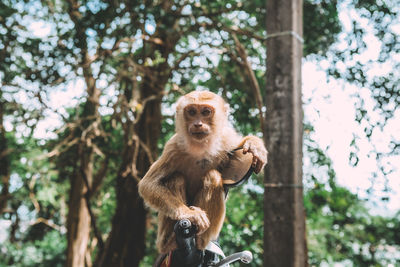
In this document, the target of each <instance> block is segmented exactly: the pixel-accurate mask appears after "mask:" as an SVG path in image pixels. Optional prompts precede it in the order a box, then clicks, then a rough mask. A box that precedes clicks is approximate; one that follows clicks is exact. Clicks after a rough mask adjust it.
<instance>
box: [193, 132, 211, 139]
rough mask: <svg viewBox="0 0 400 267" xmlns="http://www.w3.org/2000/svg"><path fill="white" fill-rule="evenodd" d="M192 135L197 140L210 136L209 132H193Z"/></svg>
mask: <svg viewBox="0 0 400 267" xmlns="http://www.w3.org/2000/svg"><path fill="white" fill-rule="evenodd" d="M191 134H192V136H193V137H194V138H196V139H203V138H205V137H207V136H208V132H192V133H191Z"/></svg>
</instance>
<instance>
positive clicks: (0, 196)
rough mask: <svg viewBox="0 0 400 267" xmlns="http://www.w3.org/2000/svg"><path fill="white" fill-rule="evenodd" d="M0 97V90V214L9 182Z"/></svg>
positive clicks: (5, 204)
mask: <svg viewBox="0 0 400 267" xmlns="http://www.w3.org/2000/svg"><path fill="white" fill-rule="evenodd" d="M1 97H2V95H1V92H0V182H1V192H0V214H2V213H3V212H4V210H5V208H6V207H7V200H8V198H9V192H8V187H9V182H10V161H9V157H8V153H9V149H8V147H7V139H6V130H5V129H4V125H3V118H4V112H5V111H4V105H5V103H4V102H3V99H1Z"/></svg>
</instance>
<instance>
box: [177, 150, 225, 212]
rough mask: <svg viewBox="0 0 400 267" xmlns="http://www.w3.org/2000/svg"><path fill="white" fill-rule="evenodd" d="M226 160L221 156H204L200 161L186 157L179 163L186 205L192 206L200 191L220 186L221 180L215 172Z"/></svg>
mask: <svg viewBox="0 0 400 267" xmlns="http://www.w3.org/2000/svg"><path fill="white" fill-rule="evenodd" d="M226 160H227V158H226V157H224V156H222V155H218V156H214V157H209V156H208V157H207V156H205V157H201V158H200V159H199V158H193V157H190V156H188V157H186V158H185V159H184V160H182V162H180V164H179V165H180V166H179V168H178V171H179V172H180V173H181V174H183V176H184V178H185V187H186V199H187V204H188V205H192V203H193V201H194V199H195V198H196V196H197V194H198V192H199V191H200V189H202V188H204V187H207V186H210V184H213V185H217V184H220V185H221V186H222V179H221V177H220V175H217V173H216V171H217V169H218V167H219V166H220V165H221V164H223V162H224V161H226Z"/></svg>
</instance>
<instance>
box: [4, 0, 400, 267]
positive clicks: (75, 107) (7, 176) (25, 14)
mask: <svg viewBox="0 0 400 267" xmlns="http://www.w3.org/2000/svg"><path fill="white" fill-rule="evenodd" d="M303 8H304V10H303V12H304V17H303V19H304V22H303V23H304V36H303V38H304V50H303V53H304V57H303V61H302V62H303V70H302V73H303V103H304V105H303V108H304V145H303V152H304V158H303V163H304V167H303V172H304V174H303V175H304V176H303V181H304V205H305V209H306V226H307V236H306V241H307V245H308V261H309V264H310V265H311V266H398V265H400V234H399V229H400V213H399V210H400V201H399V198H398V194H399V193H400V179H399V178H400V169H399V168H400V155H399V152H400V111H399V104H400V72H399V69H400V41H399V38H400V20H399V18H400V15H399V12H400V2H399V1H397V0H386V1H385V0H380V1H370V0H344V1H334V0H304V3H303ZM265 16H266V10H265V1H258V0H254V1H240V0H223V1H206V0H180V1H178V0H164V1H161V0H160V1H147V0H145V1H128V0H126V1H123V0H111V1H101V0H32V1H28V0H21V1H20V0H2V1H1V2H0V82H1V89H0V179H1V180H0V266H138V265H140V266H151V264H152V262H153V261H154V258H155V256H156V254H157V253H156V251H155V247H154V244H155V234H156V232H155V231H156V228H155V227H156V216H155V214H154V213H152V212H151V211H149V210H148V209H146V208H145V207H144V206H143V203H142V201H141V200H140V198H139V196H138V194H137V187H136V185H137V182H138V181H139V179H140V178H141V177H142V176H143V175H144V173H145V172H146V171H147V169H148V167H149V166H150V164H151V163H152V162H153V161H154V160H155V159H156V158H157V156H158V155H159V154H160V152H161V151H162V148H163V145H164V143H165V142H166V140H168V138H170V137H171V136H172V134H173V131H174V118H173V114H174V104H173V103H174V102H175V101H176V100H177V98H178V97H179V96H180V95H182V94H185V93H187V92H189V91H191V90H194V89H198V90H202V89H208V90H211V91H213V92H216V93H218V94H220V95H222V96H223V97H224V98H225V99H226V100H227V101H228V102H229V104H230V106H231V118H230V119H231V121H232V122H233V124H234V125H235V127H236V128H237V129H238V130H239V131H240V132H241V133H243V134H255V135H259V136H262V130H261V125H260V118H259V115H260V112H266V111H267V109H268V107H265V106H263V103H262V102H261V103H260V102H257V101H256V99H258V100H260V99H259V98H257V97H258V95H261V100H265V97H266V96H265V90H264V88H265V83H266V80H265V71H266V60H267V59H266V50H267V49H268V47H266V36H267V32H266V25H265ZM282 64H284V62H283V63H282ZM250 77H255V79H251V78H250ZM266 116H268V111H267V112H266ZM282 160H283V161H284V160H285V159H282ZM263 188H264V187H263V177H262V175H261V176H254V175H253V178H252V179H251V180H250V182H248V183H247V184H246V185H244V186H242V187H241V188H237V189H233V190H231V192H230V196H229V199H228V202H227V218H226V221H225V224H224V228H223V231H222V233H221V241H220V243H221V244H222V247H223V249H224V251H225V253H226V254H229V253H232V252H235V251H239V250H243V249H248V250H251V251H252V252H253V254H254V257H255V259H254V261H253V263H252V265H251V266H261V265H262V259H263V255H262V254H263V192H264V191H263V190H264V189H263Z"/></svg>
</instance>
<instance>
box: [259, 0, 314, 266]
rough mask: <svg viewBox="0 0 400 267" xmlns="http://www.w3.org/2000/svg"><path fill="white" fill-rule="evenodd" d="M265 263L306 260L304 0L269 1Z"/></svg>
mask: <svg viewBox="0 0 400 267" xmlns="http://www.w3.org/2000/svg"><path fill="white" fill-rule="evenodd" d="M266 25H267V34H268V36H269V37H268V39H267V48H268V49H267V86H266V98H267V101H266V104H267V111H268V113H267V116H266V118H267V119H266V126H267V129H266V133H265V137H266V139H265V140H266V144H267V147H268V151H269V159H268V166H267V168H266V172H265V198H264V199H265V201H264V222H265V225H264V247H265V248H264V266H287V267H290V266H306V265H307V251H306V246H305V217H304V207H303V188H302V136H303V128H302V127H303V124H302V119H303V114H302V107H301V103H302V102H301V58H302V44H301V39H300V37H299V36H301V35H302V1H301V0H295V1H292V0H268V1H267V23H266Z"/></svg>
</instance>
